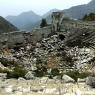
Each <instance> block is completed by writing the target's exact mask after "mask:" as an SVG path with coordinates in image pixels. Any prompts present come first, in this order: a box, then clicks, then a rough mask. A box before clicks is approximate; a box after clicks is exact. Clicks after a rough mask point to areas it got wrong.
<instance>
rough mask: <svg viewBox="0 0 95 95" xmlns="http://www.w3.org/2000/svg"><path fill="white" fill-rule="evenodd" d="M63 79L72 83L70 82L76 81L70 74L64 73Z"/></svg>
mask: <svg viewBox="0 0 95 95" xmlns="http://www.w3.org/2000/svg"><path fill="white" fill-rule="evenodd" d="M62 80H63V82H64V83H70V82H72V83H74V79H72V78H71V77H69V76H68V75H63V77H62Z"/></svg>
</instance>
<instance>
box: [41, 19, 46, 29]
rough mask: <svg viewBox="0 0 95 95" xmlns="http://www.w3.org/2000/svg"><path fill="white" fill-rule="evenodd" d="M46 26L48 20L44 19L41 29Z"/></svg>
mask: <svg viewBox="0 0 95 95" xmlns="http://www.w3.org/2000/svg"><path fill="white" fill-rule="evenodd" d="M45 26H47V21H46V19H42V21H41V24H40V27H41V28H43V27H45Z"/></svg>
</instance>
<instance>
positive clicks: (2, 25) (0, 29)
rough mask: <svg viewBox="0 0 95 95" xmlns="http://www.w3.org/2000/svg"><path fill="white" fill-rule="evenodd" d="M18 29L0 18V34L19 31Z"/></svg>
mask: <svg viewBox="0 0 95 95" xmlns="http://www.w3.org/2000/svg"><path fill="white" fill-rule="evenodd" d="M17 30H18V29H17V28H16V27H15V26H14V25H12V24H11V23H10V22H8V21H7V20H5V19H4V18H3V17H1V16H0V33H4V32H12V31H17Z"/></svg>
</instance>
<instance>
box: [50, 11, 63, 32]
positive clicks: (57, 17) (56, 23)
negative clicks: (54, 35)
mask: <svg viewBox="0 0 95 95" xmlns="http://www.w3.org/2000/svg"><path fill="white" fill-rule="evenodd" d="M62 19H63V12H53V13H52V31H53V32H58V31H60V25H61V22H62Z"/></svg>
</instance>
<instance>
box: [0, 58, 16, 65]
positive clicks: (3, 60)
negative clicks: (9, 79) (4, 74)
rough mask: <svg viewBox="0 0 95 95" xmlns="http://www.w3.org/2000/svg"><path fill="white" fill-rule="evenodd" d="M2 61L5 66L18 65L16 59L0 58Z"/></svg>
mask: <svg viewBox="0 0 95 95" xmlns="http://www.w3.org/2000/svg"><path fill="white" fill-rule="evenodd" d="M0 62H1V64H2V65H4V66H5V67H7V66H17V63H16V62H15V61H8V60H6V59H0Z"/></svg>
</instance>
